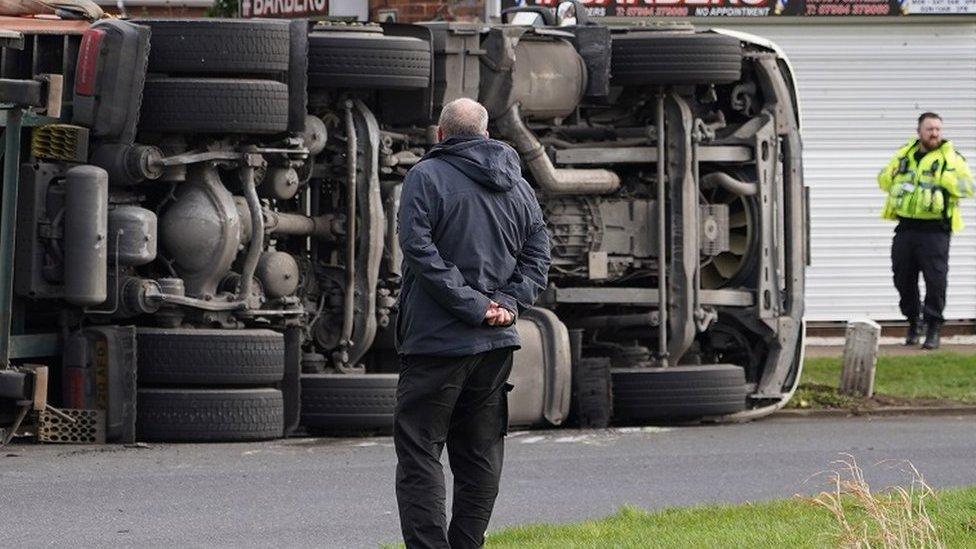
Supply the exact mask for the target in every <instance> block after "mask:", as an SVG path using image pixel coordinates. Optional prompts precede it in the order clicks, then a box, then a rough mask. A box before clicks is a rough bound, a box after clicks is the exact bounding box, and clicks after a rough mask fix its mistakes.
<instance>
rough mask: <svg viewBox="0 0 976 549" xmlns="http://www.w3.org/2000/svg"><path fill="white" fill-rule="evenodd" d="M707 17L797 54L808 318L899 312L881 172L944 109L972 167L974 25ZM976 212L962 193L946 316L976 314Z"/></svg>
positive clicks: (975, 143)
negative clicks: (745, 21) (807, 224)
mask: <svg viewBox="0 0 976 549" xmlns="http://www.w3.org/2000/svg"><path fill="white" fill-rule="evenodd" d="M712 25H713V26H722V27H728V28H731V29H735V30H742V31H745V32H750V33H753V34H757V35H759V36H763V37H766V38H769V39H770V40H772V41H774V42H776V43H777V44H778V45H780V46H781V47H782V48H783V49H784V50H785V51H786V54H787V55H788V56H789V58H790V61H791V62H792V64H793V68H794V71H795V76H796V79H797V82H798V85H799V92H800V104H801V111H802V123H803V144H804V169H805V175H806V184H807V185H809V186H810V203H811V204H810V215H811V248H812V262H813V265H812V266H811V267H810V269H809V270H808V276H807V294H806V295H807V302H806V303H807V308H806V310H807V319H808V320H814V321H817V320H846V319H848V318H851V317H856V316H867V317H870V318H873V319H876V320H896V319H901V318H902V317H901V314H900V313H899V311H898V295H897V293H896V292H895V290H894V287H893V285H892V281H891V260H890V249H891V237H892V234H893V233H892V230H893V228H894V223H893V222H890V221H885V220H882V219H880V217H879V211H880V209H881V204H882V200H883V198H884V196H883V195H882V193H881V191H880V190H879V189H878V187H877V183H876V181H875V178H876V176H877V173H878V171H879V170H880V169H881V167H882V166H883V165H884V164H885V163H886V162H887V161H888V159H890V158H891V156H892V155H893V154H894V152H895V150H896V149H897V148H898V147H899V146H901V145H902V144H903V143H904V142H905V141H907V140H908V139H909V138H911V137H913V136H914V129H915V119H916V117H917V116H918V114H919V113H921V112H923V111H934V112H938V113H940V114H941V115H942V117H943V119H944V122H945V130H944V134H945V136H946V137H947V138H948V139H951V140H952V141H953V142H954V143H955V145H956V147H957V149H958V150H959V151H960V152H962V153H963V154H964V155H966V157H967V159H969V160H970V165H971V166H973V167H974V168H976V23H934V22H931V23H930V22H926V23H909V22H904V23H885V24H871V23H864V24H850V23H847V24H843V23H840V24H839V23H811V22H804V23H802V24H776V25H751V26H749V25H734V24H724V23H723V24H719V23H718V22H712ZM974 213H976V206H974V202H973V200H968V201H966V203H965V204H964V219H965V221H966V225H967V227H966V229H965V230H964V231H963V232H962V233H960V234H956V235H954V236H953V238H952V246H951V249H950V261H949V296H948V303H947V306H946V311H945V316H946V318H947V319H972V318H976V216H974Z"/></svg>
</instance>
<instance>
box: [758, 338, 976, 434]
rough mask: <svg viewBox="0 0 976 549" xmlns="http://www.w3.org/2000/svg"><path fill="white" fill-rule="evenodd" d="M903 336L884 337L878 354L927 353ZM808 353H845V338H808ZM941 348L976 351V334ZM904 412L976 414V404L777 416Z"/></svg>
mask: <svg viewBox="0 0 976 549" xmlns="http://www.w3.org/2000/svg"><path fill="white" fill-rule="evenodd" d="M903 341H904V340H903V338H898V337H883V338H881V348H880V349H879V351H878V354H879V355H889V356H891V355H913V354H919V355H921V354H925V353H931V352H932V351H925V350H922V349H920V348H919V347H906V346H904V345H902V342H903ZM806 343H807V348H806V356H807V357H808V358H809V357H817V356H823V357H828V356H841V355H843V354H844V338H843V337H808V338H807V340H806ZM939 350H941V351H953V352H957V353H972V354H976V336H951V337H947V338H944V339H943V340H942V346H941V348H940V349H939ZM903 415H926V416H956V415H958V416H969V415H976V405H973V406H965V405H964V406H888V407H881V408H872V409H869V410H851V409H848V408H826V409H824V408H817V409H798V408H787V409H783V410H779V411H777V412H776V413H775V414H773V416H774V417H777V416H778V417H872V416H874V417H886V416H903Z"/></svg>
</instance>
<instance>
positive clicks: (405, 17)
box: [369, 0, 484, 23]
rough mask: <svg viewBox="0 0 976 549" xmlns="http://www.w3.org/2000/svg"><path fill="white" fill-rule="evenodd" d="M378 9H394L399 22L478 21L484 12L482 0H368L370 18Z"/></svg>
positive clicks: (374, 16)
mask: <svg viewBox="0 0 976 549" xmlns="http://www.w3.org/2000/svg"><path fill="white" fill-rule="evenodd" d="M378 10H396V18H397V22H399V23H413V22H416V21H431V20H435V19H436V20H442V21H480V20H481V15H482V14H483V13H484V4H483V1H482V0H369V14H370V19H371V20H374V21H375V20H377V19H378V17H377V15H376V12H377V11H378Z"/></svg>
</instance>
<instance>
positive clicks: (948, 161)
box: [878, 112, 973, 349]
mask: <svg viewBox="0 0 976 549" xmlns="http://www.w3.org/2000/svg"><path fill="white" fill-rule="evenodd" d="M878 185H880V186H881V190H883V191H884V192H886V193H887V194H888V197H887V199H886V200H885V205H884V209H883V210H882V213H881V215H882V217H884V218H885V219H893V220H897V221H898V225H897V226H896V227H895V238H894V240H893V241H892V244H891V270H892V271H893V272H894V280H895V288H897V289H898V295H899V297H900V300H899V302H898V306H899V308H900V309H901V313H902V314H903V315H905V317H907V318H908V336H907V337H906V338H905V345H916V344H918V339H919V336H920V335H921V331H922V330H921V326H922V322H924V324H925V325H926V326H927V329H926V333H925V343H923V344H922V348H923V349H937V348H938V347H939V328H940V327H941V326H942V322H943V320H944V319H943V317H942V310H943V309H944V308H945V301H946V282H947V275H948V273H949V235H950V234H951V233H953V232H956V231H960V230H962V228H963V223H962V212H961V211H960V208H959V199H960V198H963V197H969V196H972V195H973V177H972V174H971V173H970V171H969V166H967V165H966V160H965V159H964V158H963V157H962V155H961V154H959V153H958V152H956V151H955V149H954V148H953V147H952V143H951V142H949V141H945V140H944V139H942V118H941V117H940V116H939V115H938V114H935V113H932V112H926V113H923V114H922V115H921V116H919V117H918V138H917V139H912V140H911V141H909V142H908V143H907V144H906V145H905V146H903V147H902V148H901V149H899V150H898V152H897V153H895V156H894V158H892V159H891V161H890V162H888V165H887V166H885V167H884V169H882V170H881V173H880V174H878ZM920 271H921V273H922V276H923V277H924V279H925V305H924V307H922V306H921V304H920V303H919V295H918V273H919V272H920Z"/></svg>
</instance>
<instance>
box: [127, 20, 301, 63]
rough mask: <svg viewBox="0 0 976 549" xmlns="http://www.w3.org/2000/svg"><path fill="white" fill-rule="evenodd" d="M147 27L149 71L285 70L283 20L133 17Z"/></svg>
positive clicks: (285, 28)
mask: <svg viewBox="0 0 976 549" xmlns="http://www.w3.org/2000/svg"><path fill="white" fill-rule="evenodd" d="M133 22H134V23H136V24H139V25H145V26H147V27H149V28H150V29H152V36H151V37H150V48H149V72H158V73H167V74H207V75H218V74H224V75H226V74H240V75H248V74H268V73H271V74H273V73H282V74H284V73H285V72H287V71H288V51H289V42H290V37H289V30H288V26H289V22H288V21H260V20H243V19H241V20H215V19H137V20H135V21H133Z"/></svg>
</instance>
